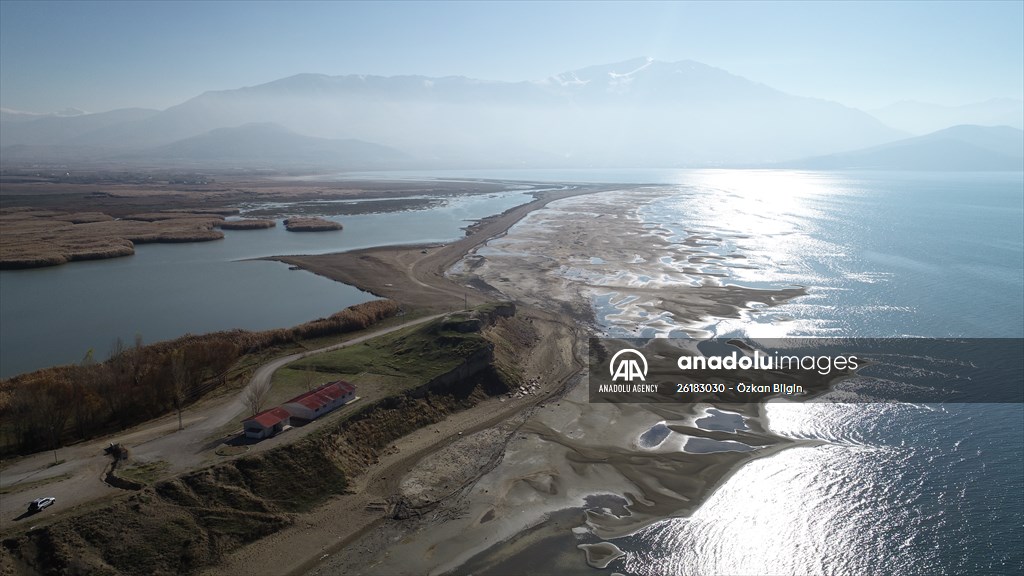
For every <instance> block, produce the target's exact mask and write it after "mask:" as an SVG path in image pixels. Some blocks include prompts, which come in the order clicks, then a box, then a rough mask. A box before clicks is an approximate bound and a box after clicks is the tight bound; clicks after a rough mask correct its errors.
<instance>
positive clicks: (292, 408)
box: [282, 380, 356, 420]
mask: <svg viewBox="0 0 1024 576" xmlns="http://www.w3.org/2000/svg"><path fill="white" fill-rule="evenodd" d="M355 397H356V386H355V384H351V383H349V382H345V381H344V380H338V381H335V382H329V383H327V384H324V385H323V386H320V387H319V388H315V389H313V390H310V391H309V392H306V393H305V394H300V395H298V396H296V397H295V398H292V399H291V400H289V401H287V402H285V403H284V404H283V405H282V407H283V408H284V409H285V410H287V411H288V413H289V414H291V416H292V417H295V418H302V419H304V420H316V419H317V418H319V417H321V416H323V415H324V414H327V413H328V412H330V411H332V410H336V409H338V408H340V407H341V406H343V405H344V404H345V403H347V402H351V401H352V399H354V398H355Z"/></svg>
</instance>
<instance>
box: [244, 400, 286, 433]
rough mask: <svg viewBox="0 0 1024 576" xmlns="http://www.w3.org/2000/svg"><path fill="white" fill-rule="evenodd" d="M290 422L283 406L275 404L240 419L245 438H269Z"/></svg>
mask: <svg viewBox="0 0 1024 576" xmlns="http://www.w3.org/2000/svg"><path fill="white" fill-rule="evenodd" d="M290 423H291V414H289V413H288V411H287V410H285V409H284V408H281V407H280V406H277V407H275V408H271V409H270V410H264V411H263V412H260V413H259V414H256V415H255V416H252V417H250V418H246V419H245V420H242V427H243V428H244V429H245V437H246V438H255V439H257V440H259V439H261V438H270V437H271V436H273V435H274V434H277V433H278V432H280V431H282V430H284V427H285V426H288V425H289V424H290Z"/></svg>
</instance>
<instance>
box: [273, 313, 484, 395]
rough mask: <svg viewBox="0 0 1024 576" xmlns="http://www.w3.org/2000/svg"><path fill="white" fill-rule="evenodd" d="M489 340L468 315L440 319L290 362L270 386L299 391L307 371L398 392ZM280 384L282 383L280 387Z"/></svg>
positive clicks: (458, 361) (323, 378)
mask: <svg viewBox="0 0 1024 576" xmlns="http://www.w3.org/2000/svg"><path fill="white" fill-rule="evenodd" d="M487 346H489V343H488V342H487V341H486V340H485V339H484V338H483V337H482V336H481V335H480V333H479V321H478V320H476V319H475V318H472V317H471V316H470V315H468V314H466V315H455V316H452V317H449V318H446V319H445V318H442V319H438V320H435V321H433V322H430V323H427V324H426V325H423V326H413V327H410V328H407V329H405V330H399V331H397V332H392V333H391V334H385V335H383V336H380V337H377V338H374V339H372V340H368V341H366V342H363V343H361V344H356V345H354V346H349V347H347V348H342V349H340V350H335V351H333V352H325V353H323V354H316V355H314V356H311V357H309V358H303V359H302V360H297V361H295V362H292V363H291V364H289V365H288V366H286V367H285V368H282V369H281V370H278V372H277V373H276V374H275V375H274V390H275V392H276V391H278V390H281V391H282V399H283V400H286V399H287V398H288V397H290V396H287V395H286V394H284V393H283V391H284V390H288V391H290V392H293V394H291V395H292V396H294V395H295V394H300V393H302V392H304V391H305V390H306V389H307V386H306V384H305V382H306V381H307V380H308V379H309V378H310V373H312V374H314V375H316V377H317V379H316V382H317V383H323V382H330V381H332V380H337V379H346V380H349V381H351V382H354V383H356V384H359V385H362V386H370V387H373V388H374V389H375V390H379V391H381V392H383V393H385V394H393V393H399V392H402V391H405V390H408V389H410V388H413V387H416V386H418V385H421V384H424V383H426V382H428V381H430V380H431V379H433V378H435V377H437V376H440V375H441V374H444V373H446V372H449V371H451V370H452V369H454V368H455V367H456V366H458V365H459V364H461V363H462V362H463V361H464V360H465V359H466V358H468V357H469V356H470V355H472V354H474V353H476V352H479V351H480V350H481V349H482V348H485V347H487ZM279 385H280V387H279Z"/></svg>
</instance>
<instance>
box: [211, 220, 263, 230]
mask: <svg viewBox="0 0 1024 576" xmlns="http://www.w3.org/2000/svg"><path fill="white" fill-rule="evenodd" d="M274 226H277V222H274V221H273V220H262V219H243V220H225V221H223V222H221V223H220V224H218V225H217V227H218V228H220V229H221V230H260V229H262V228H273V227H274Z"/></svg>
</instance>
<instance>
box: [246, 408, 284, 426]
mask: <svg viewBox="0 0 1024 576" xmlns="http://www.w3.org/2000/svg"><path fill="white" fill-rule="evenodd" d="M291 416H292V415H291V414H289V413H288V411H287V410H285V409H284V408H281V407H280V406H277V407H275V408H271V409H270V410H264V411H263V412H260V413H259V414H257V415H255V416H253V417H251V418H246V419H245V420H242V422H243V423H245V422H248V421H250V420H255V421H256V422H258V423H259V425H260V426H263V427H264V428H270V427H272V426H274V425H275V424H278V423H280V422H284V421H285V420H287V419H289V418H291Z"/></svg>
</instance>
